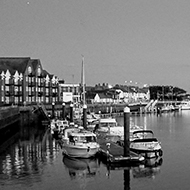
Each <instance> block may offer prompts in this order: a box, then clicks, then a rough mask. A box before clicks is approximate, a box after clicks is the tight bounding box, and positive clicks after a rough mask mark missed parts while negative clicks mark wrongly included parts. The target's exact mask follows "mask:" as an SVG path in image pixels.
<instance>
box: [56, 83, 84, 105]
mask: <svg viewBox="0 0 190 190" xmlns="http://www.w3.org/2000/svg"><path fill="white" fill-rule="evenodd" d="M59 92H60V95H59V96H60V101H62V102H65V103H66V102H72V103H74V104H78V103H79V102H80V98H81V97H80V85H79V84H66V83H64V84H61V83H60V84H59Z"/></svg>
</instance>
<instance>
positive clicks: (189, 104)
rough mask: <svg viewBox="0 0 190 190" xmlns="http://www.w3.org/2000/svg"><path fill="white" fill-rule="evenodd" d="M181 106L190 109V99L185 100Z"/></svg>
mask: <svg viewBox="0 0 190 190" xmlns="http://www.w3.org/2000/svg"><path fill="white" fill-rule="evenodd" d="M179 107H180V109H181V110H190V100H183V101H182V102H181V103H180V104H179Z"/></svg>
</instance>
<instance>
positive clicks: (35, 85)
mask: <svg viewBox="0 0 190 190" xmlns="http://www.w3.org/2000/svg"><path fill="white" fill-rule="evenodd" d="M0 86H1V91H0V104H1V105H4V104H18V105H19V104H23V103H24V104H32V103H41V102H42V103H52V102H58V101H59V96H58V95H59V83H58V78H57V77H56V76H54V75H51V74H49V73H48V72H47V71H46V70H44V69H43V67H42V64H41V62H40V60H39V59H31V58H30V57H0Z"/></svg>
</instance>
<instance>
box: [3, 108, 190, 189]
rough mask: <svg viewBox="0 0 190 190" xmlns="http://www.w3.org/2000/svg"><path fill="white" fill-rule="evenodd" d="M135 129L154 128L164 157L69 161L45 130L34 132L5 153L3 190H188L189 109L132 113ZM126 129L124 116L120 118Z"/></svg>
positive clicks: (25, 134) (189, 182)
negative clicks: (114, 163)
mask: <svg viewBox="0 0 190 190" xmlns="http://www.w3.org/2000/svg"><path fill="white" fill-rule="evenodd" d="M131 120H132V122H134V123H135V124H136V125H140V126H143V127H144V128H147V129H152V130H153V131H154V134H155V136H156V137H157V138H158V139H159V140H160V141H161V143H162V147H163V152H164V154H163V157H162V160H160V161H159V162H158V163H157V162H156V164H155V162H154V161H152V162H151V163H149V165H147V166H144V165H141V166H136V167H125V168H108V167H106V165H104V164H103V163H101V162H100V161H98V160H95V159H94V160H74V159H68V158H64V157H63V155H62V151H61V149H60V147H59V145H58V144H57V143H56V142H55V141H54V140H52V139H51V138H50V136H49V135H48V133H47V132H45V131H39V132H38V131H36V129H32V130H29V132H27V133H23V134H22V137H20V138H19V139H18V141H16V142H15V143H14V144H12V145H10V147H9V148H7V149H6V151H4V152H2V153H1V154H0V189H1V190H4V189H5V190H17V189H19V190H20V189H22V190H25V189H27V190H34V189H35V190H38V189H39V190H41V189H44V190H61V189H64V190H71V189H72V190H74V189H86V190H88V189H89V190H96V189H99V190H100V189H104V190H116V189H117V190H118V189H124V190H126V189H131V190H153V189H154V190H160V189H162V190H170V189H172V190H179V189H183V190H189V188H190V180H189V171H190V159H189V158H190V111H180V112H175V113H164V114H162V115H158V116H157V115H156V114H150V115H148V114H147V115H141V116H138V115H132V116H131ZM117 121H118V122H119V123H120V124H121V125H122V124H123V118H122V117H119V118H117Z"/></svg>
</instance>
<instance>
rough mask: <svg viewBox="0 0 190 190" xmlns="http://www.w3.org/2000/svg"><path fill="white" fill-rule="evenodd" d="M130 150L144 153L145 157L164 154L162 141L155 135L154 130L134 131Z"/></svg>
mask: <svg viewBox="0 0 190 190" xmlns="http://www.w3.org/2000/svg"><path fill="white" fill-rule="evenodd" d="M130 150H132V151H134V152H136V153H138V154H141V155H143V156H144V157H145V158H153V157H158V156H160V157H161V156H162V155H163V151H162V147H161V143H160V142H159V141H158V139H157V138H155V137H154V133H153V131H152V130H140V131H134V132H133V138H132V139H131V141H130Z"/></svg>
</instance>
